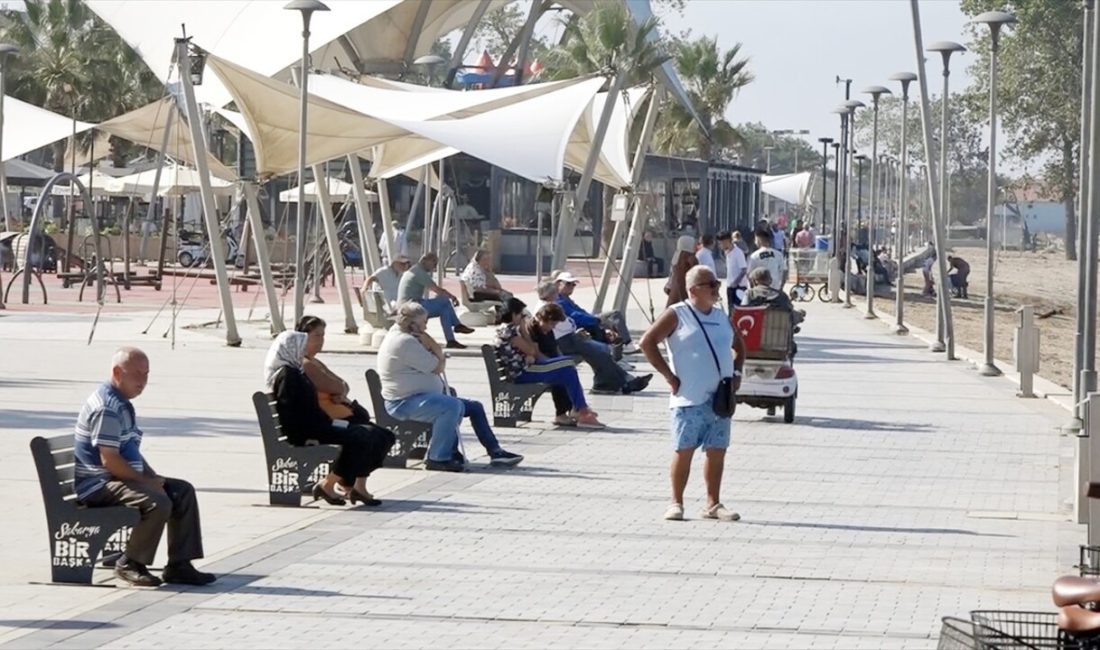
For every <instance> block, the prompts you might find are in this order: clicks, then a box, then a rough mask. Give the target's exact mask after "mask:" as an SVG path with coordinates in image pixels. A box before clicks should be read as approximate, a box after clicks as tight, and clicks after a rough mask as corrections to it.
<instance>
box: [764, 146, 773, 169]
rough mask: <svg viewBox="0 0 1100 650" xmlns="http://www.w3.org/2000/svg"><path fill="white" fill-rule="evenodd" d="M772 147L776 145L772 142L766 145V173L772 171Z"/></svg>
mask: <svg viewBox="0 0 1100 650" xmlns="http://www.w3.org/2000/svg"><path fill="white" fill-rule="evenodd" d="M772 149H775V147H773V146H772V145H770V144H768V145H764V156H765V158H764V160H765V162H764V173H765V174H769V175H770V174H771V173H772Z"/></svg>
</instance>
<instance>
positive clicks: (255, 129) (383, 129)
mask: <svg viewBox="0 0 1100 650" xmlns="http://www.w3.org/2000/svg"><path fill="white" fill-rule="evenodd" d="M207 66H208V67H209V68H211V69H212V70H213V71H214V72H215V73H217V75H218V76H219V77H220V78H221V80H222V82H223V83H224V84H225V86H226V88H228V89H229V91H230V93H231V94H232V97H233V101H234V103H236V105H237V108H238V109H240V111H241V115H242V118H243V120H244V124H245V126H246V127H247V129H246V132H247V135H248V137H249V138H250V139H251V140H252V144H253V146H254V147H255V149H256V173H257V174H258V175H260V176H278V175H280V174H285V173H287V172H291V171H294V170H296V169H298V110H299V108H298V103H299V97H300V93H299V91H298V89H297V88H295V87H294V86H291V85H289V84H285V83H283V82H281V81H276V80H274V79H270V78H268V77H265V76H263V75H261V74H259V73H256V72H253V71H252V70H248V69H247V68H244V67H242V66H239V65H237V64H235V63H230V62H229V61H226V60H225V59H222V58H220V57H217V56H214V55H212V54H211V55H208V57H207ZM308 119H309V123H308V124H307V126H306V129H307V132H308V133H309V138H308V149H307V150H306V165H307V166H308V165H313V164H317V163H322V162H325V161H327V160H332V159H334V158H340V157H342V156H345V155H347V154H351V153H356V152H359V151H364V150H367V149H370V148H371V147H373V146H375V145H378V144H383V143H385V142H388V141H390V140H393V139H394V138H398V137H401V136H405V135H409V131H408V130H406V129H405V128H403V127H399V126H395V125H394V124H391V123H389V122H387V121H384V120H380V119H376V118H372V117H368V116H366V115H363V114H362V113H358V112H356V111H353V110H351V109H349V108H345V107H343V106H340V105H339V104H336V103H334V102H330V101H328V100H326V99H322V98H320V97H317V96H315V95H312V94H311V95H310V97H309V113H308Z"/></svg>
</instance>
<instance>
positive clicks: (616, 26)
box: [546, 2, 671, 86]
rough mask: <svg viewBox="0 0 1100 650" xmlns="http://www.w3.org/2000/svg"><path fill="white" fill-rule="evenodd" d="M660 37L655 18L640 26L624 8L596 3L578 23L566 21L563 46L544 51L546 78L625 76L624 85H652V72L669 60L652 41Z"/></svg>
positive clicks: (662, 49) (613, 4)
mask: <svg viewBox="0 0 1100 650" xmlns="http://www.w3.org/2000/svg"><path fill="white" fill-rule="evenodd" d="M659 36H660V32H659V31H658V21H657V20H656V19H655V18H650V19H648V20H646V21H644V22H642V23H641V24H640V25H639V24H636V23H635V22H634V20H633V18H631V17H630V14H628V13H627V10H626V8H625V7H624V6H622V5H620V4H618V3H610V2H609V3H603V4H598V5H596V7H595V8H594V9H592V11H590V12H588V13H587V14H585V15H584V16H583V17H581V18H580V19H579V20H575V21H574V20H569V21H568V22H566V24H565V34H564V35H563V37H562V43H561V44H559V45H558V46H557V47H555V48H553V49H551V50H550V51H549V52H547V61H546V73H547V76H549V77H550V78H553V79H570V78H573V77H580V76H583V75H589V74H604V75H607V76H608V77H609V78H610V77H611V76H614V75H618V74H625V75H626V85H627V86H635V85H639V84H647V83H651V82H652V80H653V73H654V71H656V70H657V68H659V67H661V65H663V64H664V63H665V61H668V60H669V59H670V58H671V57H670V55H668V54H667V53H666V52H665V51H664V48H662V47H661V45H660V43H659V42H655V41H656V40H657V39H658V38H659Z"/></svg>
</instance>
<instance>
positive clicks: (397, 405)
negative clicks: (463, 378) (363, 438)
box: [386, 393, 500, 462]
mask: <svg viewBox="0 0 1100 650" xmlns="http://www.w3.org/2000/svg"><path fill="white" fill-rule="evenodd" d="M386 411H388V412H389V414H390V415H392V416H393V417H395V418H398V419H400V420H413V421H414V422H428V423H430V424H431V425H432V440H431V442H429V443H428V460H431V461H438V462H447V461H449V460H451V459H452V458H454V455H455V452H456V451H457V450H458V425H459V424H461V422H462V418H464V417H468V418H470V424H472V425H473V427H474V433H475V434H476V435H477V439H478V442H480V443H481V445H482V446H483V447H485V451H487V452H489V453H493V452H495V451H498V450H500V443H499V442H497V437H496V436H495V435H493V429H492V428H491V427H490V426H489V418H488V417H486V415H485V407H483V406H482V405H481V402H476V401H474V400H470V399H462V398H461V397H451V396H450V395H444V394H443V393H419V394H417V395H412V396H410V397H406V398H405V399H395V400H390V399H388V400H386Z"/></svg>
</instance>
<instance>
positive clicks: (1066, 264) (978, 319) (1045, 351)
mask: <svg viewBox="0 0 1100 650" xmlns="http://www.w3.org/2000/svg"><path fill="white" fill-rule="evenodd" d="M955 253H957V254H958V255H959V256H961V257H962V258H963V259H965V260H966V261H967V262H969V263H970V269H971V272H970V292H969V294H970V299H969V300H960V299H957V298H956V299H953V300H952V306H953V310H952V311H953V313H954V319H955V340H956V342H957V343H958V344H959V345H963V346H966V347H968V348H972V349H974V350H979V351H980V350H981V349H982V333H983V331H984V316H983V312H982V305H983V301H984V299H985V296H986V282H985V261H986V254H985V249H984V248H957V249H955ZM994 259H995V265H994V269H993V290H994V297H995V300H996V307H997V309H996V311H995V318H994V321H995V325H994V330H993V331H994V351H995V355H994V356H996V358H998V359H1002V360H1004V361H1007V362H1009V363H1011V362H1012V358H1013V355H1012V341H1013V334H1014V332H1015V329H1016V326H1017V324H1018V322H1019V317H1018V316H1017V314H1016V310H1017V309H1019V308H1020V306H1021V305H1024V304H1031V305H1032V306H1033V307H1034V308H1035V314H1036V321H1035V322H1036V323H1037V324H1038V326H1039V330H1040V339H1039V353H1040V366H1039V374H1040V375H1042V376H1043V377H1044V378H1046V379H1049V380H1050V381H1053V382H1056V383H1058V384H1061V385H1062V386H1066V387H1069V386H1071V385H1072V384H1071V376H1072V372H1073V346H1074V321H1075V318H1076V314H1077V309H1076V300H1077V298H1076V290H1077V263H1076V262H1070V261H1067V260H1066V259H1065V253H1064V252H1062V251H1051V252H1035V253H1030V252H1021V251H1007V252H997V253H996V254H995V258H994ZM922 285H923V281H922V279H921V277H920V274H919V272H918V273H910V274H909V275H907V276H906V277H905V320H906V322H907V323H910V324H912V325H915V326H917V327H920V328H922V329H925V330H928V331H935V329H936V307H935V301H934V300H933V299H932V298H922V297H921V295H920V293H921V287H922ZM862 301H863V298H862V297H860V298H859V303H860V304H862ZM875 306H876V311H878V312H880V313H882V314H891V315H893V314H894V313H895V312H894V300H892V299H890V300H884V299H882V298H878V299H876V301H875ZM1040 316H1046V317H1045V318H1041V317H1040ZM1006 369H1008V368H1006Z"/></svg>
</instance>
